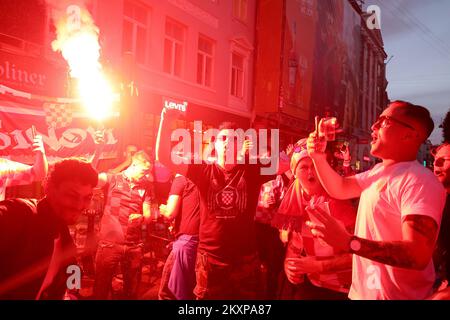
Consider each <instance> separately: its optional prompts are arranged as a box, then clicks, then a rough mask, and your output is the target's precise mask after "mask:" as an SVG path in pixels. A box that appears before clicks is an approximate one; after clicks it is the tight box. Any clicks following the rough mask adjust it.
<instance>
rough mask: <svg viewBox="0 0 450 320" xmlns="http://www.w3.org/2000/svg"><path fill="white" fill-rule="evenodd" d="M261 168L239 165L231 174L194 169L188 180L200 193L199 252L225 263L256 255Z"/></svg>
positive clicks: (212, 168) (217, 168) (215, 167)
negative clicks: (256, 217) (256, 218)
mask: <svg viewBox="0 0 450 320" xmlns="http://www.w3.org/2000/svg"><path fill="white" fill-rule="evenodd" d="M260 170H261V166H260V165H249V164H239V165H236V166H234V167H233V168H232V169H231V170H229V171H227V170H225V169H223V168H222V167H220V166H218V165H217V164H215V163H213V164H206V163H203V164H199V165H190V166H189V170H188V173H187V177H188V178H189V179H191V180H192V181H193V182H194V183H195V184H196V185H197V187H198V189H199V191H200V199H201V213H200V243H199V251H200V252H206V253H208V254H209V255H210V256H212V257H213V258H215V259H217V260H219V261H223V262H233V261H235V260H238V259H240V258H242V257H244V256H247V255H251V254H254V253H256V243H255V230H254V216H255V211H256V204H257V202H258V195H259V190H260V187H261V184H263V183H264V182H266V181H268V180H271V179H273V178H274V176H273V175H261V172H260Z"/></svg>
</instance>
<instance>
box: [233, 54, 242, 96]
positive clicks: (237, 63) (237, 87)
mask: <svg viewBox="0 0 450 320" xmlns="http://www.w3.org/2000/svg"><path fill="white" fill-rule="evenodd" d="M231 95H233V96H235V97H238V98H244V57H243V56H241V55H239V54H237V53H235V52H233V53H232V57H231Z"/></svg>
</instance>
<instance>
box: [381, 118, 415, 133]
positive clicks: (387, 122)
mask: <svg viewBox="0 0 450 320" xmlns="http://www.w3.org/2000/svg"><path fill="white" fill-rule="evenodd" d="M392 123H397V124H400V125H402V126H404V127H406V128H409V129H412V130H415V129H414V127H413V126H411V125H409V124H407V123H406V122H403V121H401V120H397V119H395V118H393V117H389V116H381V117H379V118H378V120H377V121H376V122H375V123H374V124H373V126H374V127H375V128H380V129H381V128H386V127H387V126H389V125H390V124H392Z"/></svg>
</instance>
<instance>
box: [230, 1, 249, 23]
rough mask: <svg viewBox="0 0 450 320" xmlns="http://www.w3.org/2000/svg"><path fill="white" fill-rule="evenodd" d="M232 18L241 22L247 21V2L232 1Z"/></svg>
mask: <svg viewBox="0 0 450 320" xmlns="http://www.w3.org/2000/svg"><path fill="white" fill-rule="evenodd" d="M233 16H234V17H236V18H238V19H239V20H241V21H243V22H246V21H247V0H233Z"/></svg>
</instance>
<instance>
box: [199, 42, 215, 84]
mask: <svg viewBox="0 0 450 320" xmlns="http://www.w3.org/2000/svg"><path fill="white" fill-rule="evenodd" d="M213 58H214V42H213V41H212V40H210V39H208V38H206V37H203V36H200V37H199V38H198V53H197V83H199V84H201V85H204V86H206V87H211V85H212V75H213Z"/></svg>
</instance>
